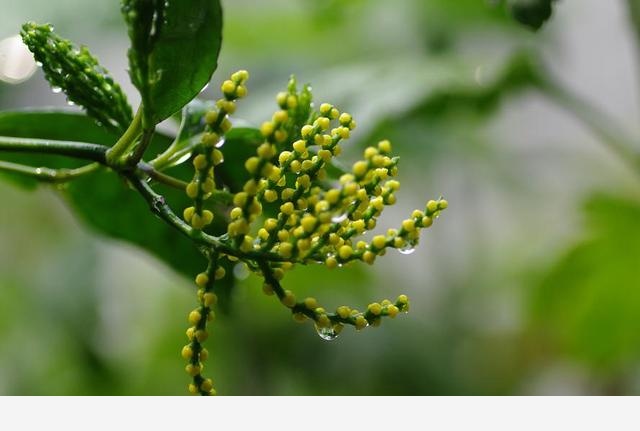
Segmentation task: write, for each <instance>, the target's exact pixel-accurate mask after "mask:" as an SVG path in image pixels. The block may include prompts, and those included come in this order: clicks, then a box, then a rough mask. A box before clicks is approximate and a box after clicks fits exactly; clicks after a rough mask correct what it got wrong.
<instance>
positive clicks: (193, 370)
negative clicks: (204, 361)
mask: <svg viewBox="0 0 640 431" xmlns="http://www.w3.org/2000/svg"><path fill="white" fill-rule="evenodd" d="M184 370H185V371H186V372H187V374H189V375H190V376H191V377H195V376H197V375H198V374H200V372H201V371H202V367H201V366H200V365H194V364H187V366H186V367H184Z"/></svg>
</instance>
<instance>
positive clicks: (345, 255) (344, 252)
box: [338, 245, 353, 260]
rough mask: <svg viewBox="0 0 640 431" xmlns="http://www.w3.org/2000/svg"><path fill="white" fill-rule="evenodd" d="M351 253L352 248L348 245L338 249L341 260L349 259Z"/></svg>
mask: <svg viewBox="0 0 640 431" xmlns="http://www.w3.org/2000/svg"><path fill="white" fill-rule="evenodd" d="M352 254H353V249H352V248H351V246H350V245H343V246H342V247H340V249H339V250H338V256H340V259H342V260H347V259H349V258H350V257H351V255H352Z"/></svg>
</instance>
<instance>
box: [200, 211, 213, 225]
mask: <svg viewBox="0 0 640 431" xmlns="http://www.w3.org/2000/svg"><path fill="white" fill-rule="evenodd" d="M202 222H203V223H204V225H205V226H207V225H210V224H211V222H213V213H212V212H211V211H209V210H204V211H202Z"/></svg>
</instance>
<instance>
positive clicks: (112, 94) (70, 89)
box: [20, 22, 133, 132]
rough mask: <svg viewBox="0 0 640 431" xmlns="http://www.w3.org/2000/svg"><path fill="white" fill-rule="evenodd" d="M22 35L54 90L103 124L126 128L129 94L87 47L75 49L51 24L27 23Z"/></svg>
mask: <svg viewBox="0 0 640 431" xmlns="http://www.w3.org/2000/svg"><path fill="white" fill-rule="evenodd" d="M20 34H21V36H22V40H23V41H24V43H25V44H26V45H27V46H28V47H29V50H31V52H33V55H34V57H35V59H36V61H38V62H40V63H41V64H42V70H43V71H44V75H45V78H46V79H47V81H49V83H50V84H51V87H52V88H53V89H54V91H57V90H58V89H59V90H61V91H63V92H64V93H65V94H66V95H67V98H68V100H69V101H71V102H73V103H75V104H77V105H80V106H82V107H83V108H84V109H85V110H86V111H87V114H88V115H89V116H90V117H92V118H94V119H96V120H97V121H98V122H100V123H101V124H102V125H104V126H106V127H108V128H112V129H115V130H117V131H120V132H123V131H124V130H126V128H127V127H128V125H129V123H131V120H132V118H133V115H132V112H131V106H129V102H127V97H126V96H125V94H124V93H123V91H122V89H121V88H120V86H119V85H118V84H117V83H116V82H115V81H114V80H113V78H112V77H111V76H110V75H109V72H108V71H107V70H106V69H105V68H104V67H102V66H100V64H99V63H98V60H97V59H96V58H95V57H94V56H92V55H91V53H90V52H89V50H88V49H87V48H86V47H85V46H81V47H80V49H79V50H78V49H76V48H75V47H74V46H73V44H72V43H71V42H69V41H68V40H65V39H62V38H60V37H59V36H58V35H56V34H55V33H54V32H53V27H51V26H50V25H37V24H35V23H32V22H28V23H26V24H24V25H23V26H22V31H21V33H20Z"/></svg>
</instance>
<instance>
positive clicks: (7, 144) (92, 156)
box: [0, 136, 108, 164]
mask: <svg viewBox="0 0 640 431" xmlns="http://www.w3.org/2000/svg"><path fill="white" fill-rule="evenodd" d="M107 150H108V147H105V146H104V145H98V144H90V143H87V142H73V141H55V140H50V139H32V138H14V137H10V136H0V152H1V151H9V152H16V153H41V154H55V155H60V156H69V157H75V158H77V159H83V160H91V161H93V162H98V163H101V164H106V162H107V159H106V152H107Z"/></svg>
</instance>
